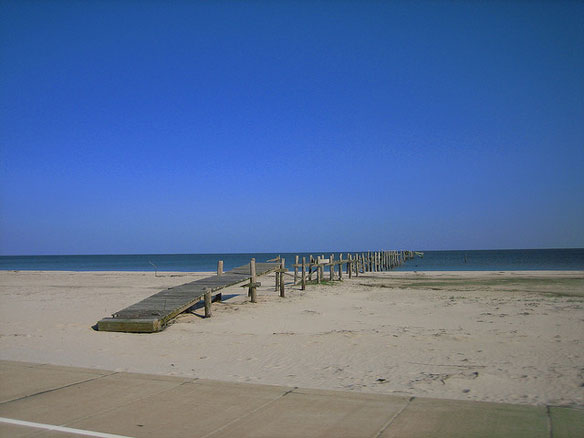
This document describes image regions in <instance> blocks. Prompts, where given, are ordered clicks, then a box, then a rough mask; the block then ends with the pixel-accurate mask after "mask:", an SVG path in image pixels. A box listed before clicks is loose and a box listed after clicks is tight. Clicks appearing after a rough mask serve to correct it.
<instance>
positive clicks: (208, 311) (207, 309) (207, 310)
mask: <svg viewBox="0 0 584 438" xmlns="http://www.w3.org/2000/svg"><path fill="white" fill-rule="evenodd" d="M205 318H211V291H208V292H205Z"/></svg>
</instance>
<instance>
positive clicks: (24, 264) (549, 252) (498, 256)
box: [0, 248, 584, 272]
mask: <svg viewBox="0 0 584 438" xmlns="http://www.w3.org/2000/svg"><path fill="white" fill-rule="evenodd" d="M312 254H313V255H315V256H316V255H318V254H325V255H327V256H328V255H329V254H330V252H314V253H312ZM345 254H346V253H345ZM278 255H281V256H282V257H284V258H286V264H287V265H290V264H292V263H293V262H294V256H296V255H299V256H300V257H302V256H308V255H309V254H308V253H279V254H278V253H256V254H253V253H249V254H135V255H64V256H0V270H43V271H154V270H159V271H183V272H205V271H214V270H216V269H217V260H223V262H224V266H225V268H224V269H225V270H226V271H227V270H229V269H231V268H234V267H236V266H241V265H244V264H246V263H249V260H250V258H252V257H255V259H256V260H257V261H258V262H262V261H266V260H269V259H272V258H274V257H276V256H278ZM345 257H346V255H345ZM335 258H338V253H335ZM398 269H399V270H402V271H491V270H495V271H515V270H584V248H575V249H516V250H489V251H424V257H423V258H419V257H416V258H415V259H413V260H410V261H408V262H407V263H406V264H405V265H403V266H402V267H400V268H398Z"/></svg>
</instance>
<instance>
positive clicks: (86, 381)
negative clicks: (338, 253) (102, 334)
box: [0, 361, 584, 438]
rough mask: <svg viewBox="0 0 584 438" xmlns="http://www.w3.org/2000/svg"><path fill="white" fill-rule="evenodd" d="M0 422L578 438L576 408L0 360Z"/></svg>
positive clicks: (41, 430)
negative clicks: (254, 383)
mask: <svg viewBox="0 0 584 438" xmlns="http://www.w3.org/2000/svg"><path fill="white" fill-rule="evenodd" d="M0 417H2V419H1V420H0V436H1V437H72V436H79V437H81V436H101V437H113V436H116V435H121V436H124V437H135V438H140V437H169V438H170V437H400V438H404V437H448V438H453V437H477V436H480V437H526V438H527V437H529V438H536V437H552V436H553V437H554V438H561V437H582V436H584V409H580V408H565V407H563V408H562V407H551V406H523V405H510V404H499V403H483V402H469V401H458V400H438V399H424V398H414V397H412V398H407V397H398V396H392V395H378V394H363V393H354V392H341V391H326V390H313V389H301V388H289V387H279V386H269V385H252V384H242V383H228V382H218V381H211V380H201V379H190V378H180V377H167V376H154V375H146V374H134V373H116V372H111V371H101V370H94V369H83V368H71V367H60V366H53V365H42V364H31V363H22V362H9V361H0ZM15 421H16V422H18V421H24V422H25V423H23V424H14V423H15ZM51 426H62V427H63V429H61V430H60V431H55V430H50V428H51Z"/></svg>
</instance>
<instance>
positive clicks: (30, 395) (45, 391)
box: [0, 372, 118, 405]
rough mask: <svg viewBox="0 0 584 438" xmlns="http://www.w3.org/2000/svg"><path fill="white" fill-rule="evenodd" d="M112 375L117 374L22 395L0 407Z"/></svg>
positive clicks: (0, 403)
mask: <svg viewBox="0 0 584 438" xmlns="http://www.w3.org/2000/svg"><path fill="white" fill-rule="evenodd" d="M114 374H118V373H117V372H113V373H109V374H103V375H101V376H97V377H93V378H91V379H85V380H81V381H79V382H74V383H69V384H68V385H64V386H57V387H55V388H50V389H46V390H44V391H39V392H35V393H34V394H28V395H23V396H22V397H18V398H13V399H12V400H4V401H2V402H0V405H3V404H5V403H12V402H15V401H19V400H24V399H25V398H29V397H35V396H37V395H41V394H46V393H47V392H53V391H58V390H60V389H65V388H70V387H71V386H75V385H81V384H83V383H87V382H92V381H94V380H99V379H102V378H104V377H108V376H113V375H114Z"/></svg>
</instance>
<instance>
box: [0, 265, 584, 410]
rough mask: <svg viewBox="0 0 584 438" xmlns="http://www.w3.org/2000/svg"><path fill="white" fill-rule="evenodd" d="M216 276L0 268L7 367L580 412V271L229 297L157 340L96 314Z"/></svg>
mask: <svg viewBox="0 0 584 438" xmlns="http://www.w3.org/2000/svg"><path fill="white" fill-rule="evenodd" d="M208 275H210V274H209V273H207V274H205V273H169V272H165V273H159V274H158V276H155V274H154V273H152V272H56V271H52V272H49V271H45V272H40V271H18V272H14V271H1V272H0V297H1V298H0V300H1V301H0V358H1V359H6V360H17V361H29V362H38V363H50V364H56V365H70V366H79V367H89V368H101V369H108V370H124V371H132V372H146V373H154V374H164V375H178V376H188V377H199V378H208V379H217V380H226V381H236V382H253V383H265V384H277V385H287V386H299V387H305V388H323V389H338V390H351V391H359V392H369V393H387V394H400V395H408V394H409V395H415V396H420V397H436V398H450V399H464V400H482V401H494V402H510V403H522V404H544V403H546V404H553V405H563V406H566V405H572V406H574V405H576V406H583V405H584V272H583V271H522V272H417V273H416V272H383V273H371V274H366V275H360V276H359V277H358V278H353V279H351V280H348V279H345V280H344V281H343V282H335V283H334V284H330V285H318V286H317V285H311V286H309V287H308V288H307V290H306V291H301V290H300V288H299V287H297V286H292V279H291V277H287V281H288V282H289V283H288V284H287V298H285V299H282V298H279V297H278V296H277V294H276V293H275V292H274V278H273V276H271V277H270V276H268V277H262V278H261V279H260V281H262V284H263V285H262V287H260V288H259V290H258V303H257V304H251V303H249V302H247V296H246V290H244V289H243V288H240V287H232V288H229V289H226V290H225V291H224V293H223V297H224V301H223V302H222V303H214V304H213V317H212V318H210V319H203V318H202V317H201V315H202V309H199V310H197V311H195V312H194V313H191V314H183V315H181V316H180V317H179V318H178V319H177V321H176V322H175V323H174V324H173V325H171V326H170V327H168V328H167V329H166V330H165V331H163V332H161V333H156V334H125V333H109V332H98V331H95V330H93V329H92V326H93V325H94V324H95V323H96V322H97V321H98V320H99V319H101V318H102V317H104V316H108V315H110V314H112V313H114V312H115V311H117V310H120V309H121V308H123V307H126V306H128V305H130V304H133V303H135V302H136V301H138V300H141V299H143V298H145V297H147V296H150V295H152V294H154V293H156V292H157V291H159V290H161V289H163V288H167V287H171V286H174V285H179V284H182V283H185V282H188V281H192V280H195V279H197V278H202V277H205V276H208Z"/></svg>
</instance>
